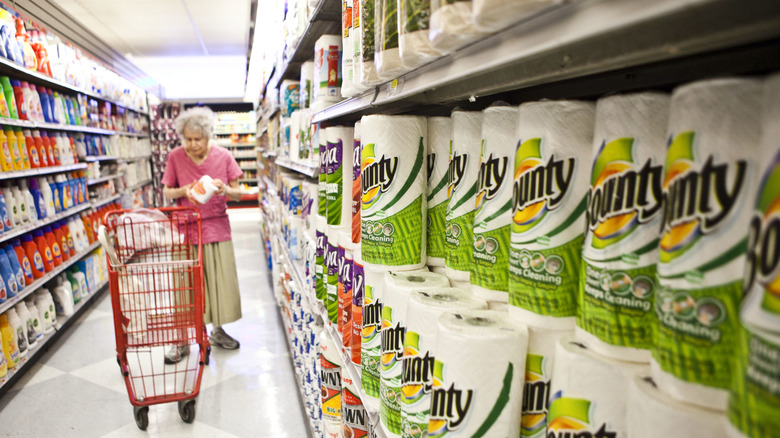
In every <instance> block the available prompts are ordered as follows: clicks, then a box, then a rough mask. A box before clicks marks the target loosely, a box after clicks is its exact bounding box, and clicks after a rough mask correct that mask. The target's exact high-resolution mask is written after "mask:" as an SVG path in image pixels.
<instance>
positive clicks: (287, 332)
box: [281, 313, 317, 437]
mask: <svg viewBox="0 0 780 438" xmlns="http://www.w3.org/2000/svg"><path fill="white" fill-rule="evenodd" d="M281 320H282V331H283V332H284V337H285V339H287V347H288V348H289V349H290V351H293V348H295V347H294V346H293V340H292V338H291V337H290V336H291V335H290V331H291V329H290V327H292V321H290V320H288V319H287V316H286V315H285V314H284V313H282V318H281ZM287 356H288V357H289V358H290V366H291V367H292V369H293V370H294V371H295V369H296V366H295V359H294V358H293V355H292V354H288V355H287ZM294 374H295V382H296V383H297V384H298V395H300V397H301V398H300V402H301V407H304V406H306V394H305V393H304V392H303V380H302V374H299V373H297V372H294ZM306 420H307V421H306V425H307V426H308V427H309V436H312V437H316V436H317V434H316V433H315V432H314V425H313V424H312V421H311V420H312V419H311V418H309V416H308V415H306Z"/></svg>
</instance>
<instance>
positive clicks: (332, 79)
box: [321, 46, 341, 96]
mask: <svg viewBox="0 0 780 438" xmlns="http://www.w3.org/2000/svg"><path fill="white" fill-rule="evenodd" d="M326 80H327V82H326V83H324V84H321V86H327V87H328V96H336V95H337V94H338V93H339V92H340V88H341V50H340V49H339V46H329V47H328V75H327V77H326Z"/></svg>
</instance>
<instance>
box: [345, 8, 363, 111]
mask: <svg viewBox="0 0 780 438" xmlns="http://www.w3.org/2000/svg"><path fill="white" fill-rule="evenodd" d="M352 5H353V2H352V1H342V2H341V46H342V51H341V72H342V81H341V95H342V96H343V97H344V98H347V97H352V96H355V95H357V94H358V93H359V90H358V89H357V88H355V46H354V45H353V42H352V38H353V35H352V7H353V6H352Z"/></svg>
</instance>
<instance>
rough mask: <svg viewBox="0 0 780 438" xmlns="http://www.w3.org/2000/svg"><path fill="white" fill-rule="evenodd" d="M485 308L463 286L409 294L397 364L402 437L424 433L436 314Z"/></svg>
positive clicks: (425, 434) (430, 381)
mask: <svg viewBox="0 0 780 438" xmlns="http://www.w3.org/2000/svg"><path fill="white" fill-rule="evenodd" d="M485 309H487V303H486V302H485V300H483V299H480V298H477V297H474V296H473V295H472V294H471V292H469V291H468V290H464V289H457V288H450V287H446V288H432V289H427V290H416V291H413V292H412V293H411V294H410V296H409V305H408V306H407V318H406V320H407V324H406V335H405V336H404V354H403V359H402V361H403V362H402V364H401V368H402V375H401V436H402V437H404V438H406V437H409V438H412V437H420V436H428V421H429V419H430V410H431V398H430V397H431V391H430V389H431V388H430V387H431V385H432V384H433V364H434V361H435V357H436V352H435V351H433V349H434V348H435V346H436V335H437V330H438V320H439V317H440V316H441V315H442V314H444V313H449V312H457V311H462V310H485Z"/></svg>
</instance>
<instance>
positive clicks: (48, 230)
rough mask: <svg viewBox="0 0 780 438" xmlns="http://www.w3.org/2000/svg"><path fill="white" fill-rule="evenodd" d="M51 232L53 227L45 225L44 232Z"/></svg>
mask: <svg viewBox="0 0 780 438" xmlns="http://www.w3.org/2000/svg"><path fill="white" fill-rule="evenodd" d="M49 233H51V227H50V226H48V225H46V226H45V227H43V234H49Z"/></svg>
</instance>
